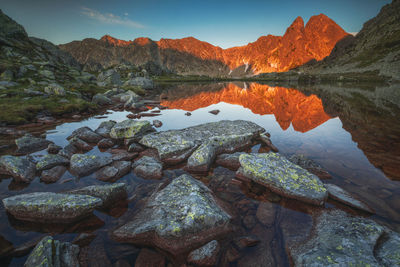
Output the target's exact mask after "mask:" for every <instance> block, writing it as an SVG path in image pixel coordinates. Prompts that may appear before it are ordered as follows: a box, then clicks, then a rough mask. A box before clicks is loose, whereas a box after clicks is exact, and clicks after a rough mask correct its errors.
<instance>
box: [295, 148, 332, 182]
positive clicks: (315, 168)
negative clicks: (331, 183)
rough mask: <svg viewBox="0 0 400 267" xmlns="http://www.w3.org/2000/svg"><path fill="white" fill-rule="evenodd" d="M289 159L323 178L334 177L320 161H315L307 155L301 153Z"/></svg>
mask: <svg viewBox="0 0 400 267" xmlns="http://www.w3.org/2000/svg"><path fill="white" fill-rule="evenodd" d="M289 160H290V161H291V162H293V163H294V164H297V165H299V166H300V167H302V168H303V169H306V170H307V171H309V172H311V173H313V174H315V175H316V176H318V177H319V178H321V179H329V178H332V176H331V175H330V174H329V173H328V172H327V171H326V170H324V169H323V168H322V167H321V166H320V165H319V164H318V163H316V162H315V161H313V160H311V159H308V158H307V157H306V156H304V155H302V154H300V155H292V156H291V157H290V158H289Z"/></svg>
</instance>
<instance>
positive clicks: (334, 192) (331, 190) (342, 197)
mask: <svg viewBox="0 0 400 267" xmlns="http://www.w3.org/2000/svg"><path fill="white" fill-rule="evenodd" d="M325 187H326V189H328V194H329V197H330V198H332V199H334V200H336V201H338V202H341V203H343V204H345V205H347V206H350V207H353V208H356V209H360V210H363V211H366V212H369V213H374V211H373V210H372V209H371V208H370V207H368V205H367V204H365V203H364V202H363V201H361V200H359V199H357V198H356V197H354V196H352V195H351V194H350V193H349V192H347V191H345V190H344V189H342V188H340V187H339V186H337V185H334V184H325Z"/></svg>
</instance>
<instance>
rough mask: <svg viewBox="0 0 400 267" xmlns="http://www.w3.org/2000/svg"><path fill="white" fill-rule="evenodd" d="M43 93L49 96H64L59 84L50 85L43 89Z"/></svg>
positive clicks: (63, 90) (62, 88)
mask: <svg viewBox="0 0 400 267" xmlns="http://www.w3.org/2000/svg"><path fill="white" fill-rule="evenodd" d="M44 92H45V93H46V94H49V95H56V96H65V94H66V93H65V89H64V87H62V86H61V85H59V84H56V83H52V84H49V85H48V86H46V87H45V88H44Z"/></svg>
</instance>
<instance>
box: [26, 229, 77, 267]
mask: <svg viewBox="0 0 400 267" xmlns="http://www.w3.org/2000/svg"><path fill="white" fill-rule="evenodd" d="M78 255H79V246H77V245H73V244H71V243H69V242H61V241H58V240H55V239H53V238H52V237H51V236H46V237H44V238H43V239H42V240H40V242H39V243H38V244H37V245H36V246H35V248H34V249H33V251H32V252H31V254H30V255H29V257H28V259H27V260H26V262H25V265H24V266H25V267H38V266H40V267H45V266H48V267H67V266H79V259H78Z"/></svg>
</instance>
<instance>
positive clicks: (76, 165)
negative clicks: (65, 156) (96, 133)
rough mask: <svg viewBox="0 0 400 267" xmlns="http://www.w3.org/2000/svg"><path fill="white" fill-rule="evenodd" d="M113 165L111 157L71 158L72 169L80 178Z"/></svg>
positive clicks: (83, 155)
mask: <svg viewBox="0 0 400 267" xmlns="http://www.w3.org/2000/svg"><path fill="white" fill-rule="evenodd" d="M111 163H112V158H111V156H109V155H100V156H96V155H85V154H74V155H72V157H71V163H70V169H71V172H72V173H74V174H76V175H78V176H86V175H89V174H91V173H93V172H95V171H97V170H98V169H100V168H101V167H104V166H106V165H109V164H111Z"/></svg>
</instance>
